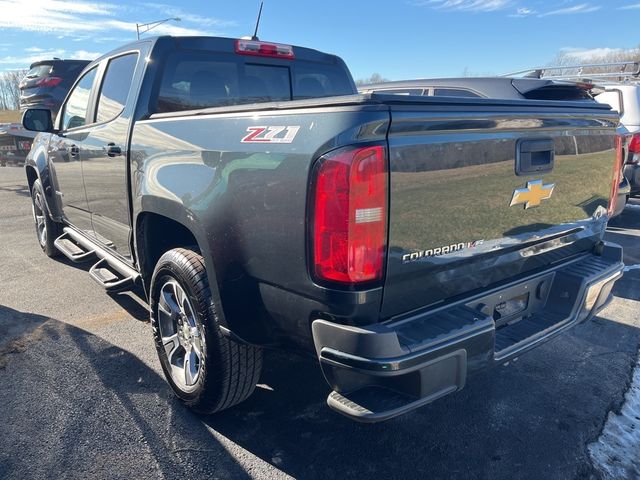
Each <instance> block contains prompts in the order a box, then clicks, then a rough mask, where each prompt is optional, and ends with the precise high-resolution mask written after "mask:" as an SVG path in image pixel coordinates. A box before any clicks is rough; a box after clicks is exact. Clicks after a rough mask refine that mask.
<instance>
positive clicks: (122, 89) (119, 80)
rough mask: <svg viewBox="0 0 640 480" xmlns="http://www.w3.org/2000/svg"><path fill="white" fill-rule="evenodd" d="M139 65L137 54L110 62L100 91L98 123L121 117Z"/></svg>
mask: <svg viewBox="0 0 640 480" xmlns="http://www.w3.org/2000/svg"><path fill="white" fill-rule="evenodd" d="M137 63H138V54H137V53H130V54H127V55H122V56H120V57H116V58H114V59H112V60H109V64H108V65H107V71H106V73H105V75H104V80H103V81H102V88H101V89H100V97H99V99H98V109H97V111H96V122H106V121H109V120H112V119H114V118H116V117H117V116H118V115H120V113H121V112H122V110H123V109H124V106H125V104H126V103H127V97H128V96H129V89H130V88H131V82H132V80H133V73H134V72H135V69H136V64H137Z"/></svg>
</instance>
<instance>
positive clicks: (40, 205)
mask: <svg viewBox="0 0 640 480" xmlns="http://www.w3.org/2000/svg"><path fill="white" fill-rule="evenodd" d="M31 211H32V212H33V221H34V222H35V224H36V233H37V235H38V242H40V245H42V246H44V245H46V244H47V222H46V221H45V218H44V216H45V215H46V213H45V210H44V199H43V198H42V195H41V194H40V192H38V191H36V192H34V196H33V203H32V204H31Z"/></svg>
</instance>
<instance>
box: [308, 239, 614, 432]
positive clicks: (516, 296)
mask: <svg viewBox="0 0 640 480" xmlns="http://www.w3.org/2000/svg"><path fill="white" fill-rule="evenodd" d="M623 268H624V264H623V263H622V248H621V247H620V246H618V245H614V244H605V245H604V247H603V248H602V251H601V252H600V253H599V254H590V255H586V256H584V257H581V258H579V259H577V260H573V261H571V262H568V263H565V264H562V265H559V266H557V267H554V268H552V269H549V270H546V271H544V272H541V273H537V274H536V275H532V276H529V277H526V278H523V279H520V280H518V281H516V282H513V283H510V284H508V285H503V286H501V287H499V288H495V289H491V290H487V291H484V292H482V293H480V294H478V295H474V296H473V297H470V298H466V299H463V300H460V301H457V302H455V303H454V304H450V305H447V306H444V307H441V308H439V309H436V310H431V311H426V312H423V313H417V314H416V313H414V314H412V315H410V316H405V317H402V318H394V319H391V320H390V321H388V322H384V323H380V324H375V325H371V326H369V327H351V326H346V325H339V324H335V323H331V322H328V321H325V320H315V321H314V322H313V323H312V330H313V339H314V343H315V347H316V352H317V354H318V357H319V359H320V364H321V367H322V371H323V373H324V376H325V378H326V379H327V381H328V383H329V384H330V385H331V387H332V388H333V390H334V391H333V392H332V393H331V394H330V395H329V398H328V400H327V401H328V404H329V406H330V407H331V408H333V409H334V410H336V411H338V412H340V413H342V414H344V415H346V416H348V417H350V418H352V419H354V420H358V421H363V422H376V421H382V420H386V419H388V418H391V417H394V416H397V415H400V414H402V413H406V412H407V411H410V410H413V409H415V408H417V407H419V406H421V405H424V404H426V403H429V402H431V401H433V400H436V399H438V398H440V397H442V396H444V395H447V394H449V393H452V392H455V391H457V390H460V389H462V388H463V387H464V384H465V381H466V377H467V375H468V374H470V373H473V372H475V371H478V370H481V369H484V368H488V367H491V366H494V365H496V364H501V363H504V362H506V361H508V360H509V359H511V358H513V357H516V356H518V355H520V354H522V353H523V352H524V351H526V350H529V349H531V348H533V347H535V346H537V345H539V344H541V343H543V342H545V341H547V340H549V339H550V338H552V337H554V336H555V335H557V334H559V333H561V332H563V331H565V330H566V329H568V328H570V327H571V326H573V325H575V324H577V323H580V322H583V321H585V320H587V319H588V318H591V317H592V316H593V315H595V314H596V313H597V312H598V311H599V310H601V309H602V308H603V307H604V306H605V305H606V304H607V303H608V301H609V300H610V298H611V289H612V288H613V285H614V283H615V281H616V280H617V279H618V278H620V276H622V271H623ZM509 309H511V311H509Z"/></svg>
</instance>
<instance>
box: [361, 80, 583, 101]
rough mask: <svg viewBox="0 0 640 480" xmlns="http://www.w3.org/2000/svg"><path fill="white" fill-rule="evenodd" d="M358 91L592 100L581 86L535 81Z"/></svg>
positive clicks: (409, 84)
mask: <svg viewBox="0 0 640 480" xmlns="http://www.w3.org/2000/svg"><path fill="white" fill-rule="evenodd" d="M358 90H359V91H360V92H362V93H370V92H379V93H392V94H396V95H423V96H429V97H466V98H500V99H513V100H516V99H526V100H591V99H592V98H593V97H592V96H591V94H590V92H589V89H588V88H586V87H585V86H584V85H583V84H579V83H576V82H567V81H558V80H546V79H537V78H505V77H461V78H425V79H418V80H401V81H396V82H384V83H375V84H368V85H362V86H360V87H358Z"/></svg>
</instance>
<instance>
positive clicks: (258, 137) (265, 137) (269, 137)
mask: <svg viewBox="0 0 640 480" xmlns="http://www.w3.org/2000/svg"><path fill="white" fill-rule="evenodd" d="M298 130H300V126H298V125H293V126H288V127H281V126H278V127H249V128H247V132H249V133H248V134H247V135H245V136H244V138H243V139H242V140H241V141H242V143H291V142H293V139H294V138H296V134H297V133H298Z"/></svg>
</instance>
